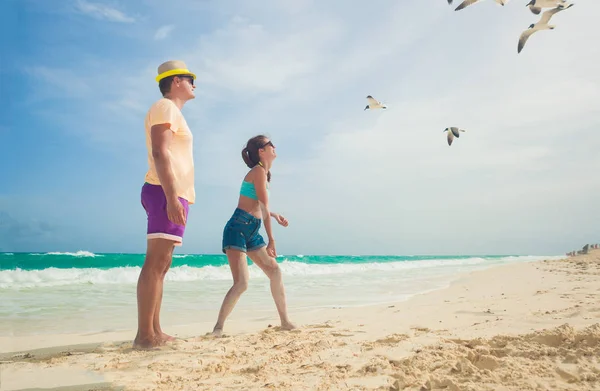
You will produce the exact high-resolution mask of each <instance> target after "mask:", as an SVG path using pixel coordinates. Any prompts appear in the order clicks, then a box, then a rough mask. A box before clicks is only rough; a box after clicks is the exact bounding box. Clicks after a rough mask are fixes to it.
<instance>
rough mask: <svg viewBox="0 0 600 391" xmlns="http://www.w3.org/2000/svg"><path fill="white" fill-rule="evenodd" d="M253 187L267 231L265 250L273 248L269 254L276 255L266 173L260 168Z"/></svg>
mask: <svg viewBox="0 0 600 391" xmlns="http://www.w3.org/2000/svg"><path fill="white" fill-rule="evenodd" d="M254 188H255V189H256V197H257V198H258V203H259V205H260V209H261V212H262V219H263V222H264V224H265V231H267V237H268V239H269V244H268V246H267V250H269V249H270V248H272V249H273V253H272V254H269V255H271V256H276V255H277V254H276V252H275V239H274V238H273V230H272V227H271V216H272V214H271V211H269V194H268V193H267V173H266V172H265V171H264V170H263V169H262V168H261V169H259V172H258V173H257V175H255V176H254Z"/></svg>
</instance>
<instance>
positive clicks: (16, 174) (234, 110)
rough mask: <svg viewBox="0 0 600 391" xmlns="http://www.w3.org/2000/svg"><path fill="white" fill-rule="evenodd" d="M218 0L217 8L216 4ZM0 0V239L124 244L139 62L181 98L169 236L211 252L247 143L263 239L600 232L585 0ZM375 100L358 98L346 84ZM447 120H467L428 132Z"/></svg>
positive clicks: (134, 174) (592, 238)
mask: <svg viewBox="0 0 600 391" xmlns="http://www.w3.org/2000/svg"><path fill="white" fill-rule="evenodd" d="M225 3H226V4H225ZM526 3H527V1H525V0H523V1H520V0H519V1H517V0H512V1H511V2H509V3H508V4H507V5H506V6H504V7H500V6H498V5H496V4H495V3H494V2H492V1H482V2H481V3H480V4H476V5H473V6H471V7H468V8H467V9H465V10H463V11H460V12H454V11H453V8H452V7H449V6H448V4H447V2H446V1H445V0H430V1H416V0H415V1H402V2H398V1H394V0H381V1H378V2H373V3H372V4H371V5H369V6H367V5H366V3H364V2H358V1H351V2H348V1H347V0H334V1H329V2H317V1H311V0H296V1H292V0H288V1H283V0H265V1H261V2H249V1H228V2H217V1H191V0H171V1H169V2H168V3H165V2H162V1H157V0H145V1H136V2H125V1H117V0H111V1H100V0H95V1H87V0H73V1H70V0H60V1H52V2H47V1H42V0H19V1H17V0H8V1H6V2H4V3H3V5H4V11H3V13H2V16H1V18H2V22H3V23H2V27H1V28H2V33H3V36H4V37H7V36H8V37H10V39H8V40H4V41H3V44H2V45H3V53H4V54H5V55H3V57H2V63H1V68H0V88H1V92H2V95H1V98H0V99H1V102H0V110H1V112H0V137H1V139H2V153H1V154H0V167H2V175H1V177H0V251H77V250H88V251H94V252H143V251H144V249H145V213H144V211H143V209H142V207H141V205H140V201H139V193H140V187H141V185H142V182H143V178H144V173H145V171H146V150H145V144H144V128H143V121H144V115H145V113H146V110H147V109H148V107H149V106H150V105H151V104H152V103H153V102H154V101H155V100H156V99H158V98H160V94H159V91H158V87H157V84H156V82H155V81H154V76H155V74H156V68H157V66H158V65H159V64H160V63H162V62H163V61H166V60H169V59H181V60H183V61H185V62H186V63H187V64H188V66H189V68H191V69H192V70H193V71H195V72H196V73H197V75H198V81H197V83H198V88H197V89H196V92H197V98H196V99H195V100H193V101H191V102H189V103H188V104H186V106H185V107H184V114H185V115H186V118H187V120H188V123H189V124H190V127H191V129H192V132H193V133H194V135H195V141H194V149H195V162H196V193H197V203H196V204H194V205H193V206H192V208H191V211H190V217H189V226H188V228H187V231H186V234H185V238H184V246H183V247H182V248H181V249H178V250H177V252H183V253H218V252H219V251H220V243H221V233H222V229H223V226H224V224H225V222H226V221H227V219H228V218H229V216H230V215H231V213H232V211H233V209H234V208H235V206H236V203H237V196H238V191H239V183H240V181H241V180H242V178H243V175H244V173H245V172H246V167H245V165H244V164H243V162H242V160H241V157H240V150H241V149H242V147H243V146H244V143H245V141H246V140H247V139H248V138H249V137H252V136H254V135H255V134H259V133H266V134H268V135H270V136H271V137H272V139H273V142H274V143H275V144H276V145H277V148H278V155H279V157H278V160H277V161H276V165H275V167H274V168H273V183H272V192H271V195H272V199H271V204H272V209H273V210H275V211H279V212H281V213H282V214H284V215H285V216H286V217H288V219H289V220H290V226H289V227H288V228H285V229H284V228H282V227H279V226H277V227H275V237H276V239H277V246H278V251H279V252H280V253H283V254H465V253H467V254H473V253H479V254H481V253H488V254H490V253H503V254H506V253H519V254H532V253H533V254H557V253H558V254H560V253H564V252H566V251H569V250H571V249H575V248H578V247H580V246H582V245H583V244H585V243H587V242H600V232H599V230H598V227H599V225H598V221H600V211H599V209H598V206H597V205H598V199H600V181H599V180H598V172H600V157H599V156H600V155H599V154H598V151H599V150H600V136H599V134H598V128H599V126H600V106H599V105H598V102H600V76H599V74H598V71H597V68H598V65H597V64H598V63H599V60H600V45H596V44H593V43H594V42H598V41H600V32H599V30H598V29H597V28H596V22H595V19H594V18H595V15H597V14H598V12H600V3H598V2H597V1H592V0H587V1H586V0H580V1H577V2H576V5H575V6H574V7H572V8H571V9H569V10H567V11H565V12H562V13H559V14H557V15H555V16H554V18H553V19H552V23H553V24H555V25H556V26H557V27H556V29H555V30H553V31H542V32H538V33H536V34H535V35H533V36H532V37H531V38H530V40H529V42H528V43H527V45H526V47H525V50H524V51H523V52H522V53H521V54H518V55H517V52H516V47H517V40H518V37H519V34H520V33H521V31H522V30H524V29H525V28H527V26H528V25H529V24H531V23H534V22H535V21H536V20H537V18H538V16H535V15H533V14H531V13H530V12H529V10H528V9H527V8H526V7H525V4H526ZM368 94H371V95H373V96H374V97H375V98H377V99H380V100H383V101H385V102H386V103H387V104H388V106H389V109H388V110H387V111H385V112H384V111H366V112H365V111H363V108H364V106H365V104H366V100H365V96H366V95H368ZM447 126H459V127H462V128H464V129H466V130H467V132H466V133H464V134H463V135H462V136H461V138H460V139H459V140H456V141H455V143H454V144H453V145H452V146H451V147H448V145H447V144H446V140H445V133H442V130H443V129H444V128H445V127H447Z"/></svg>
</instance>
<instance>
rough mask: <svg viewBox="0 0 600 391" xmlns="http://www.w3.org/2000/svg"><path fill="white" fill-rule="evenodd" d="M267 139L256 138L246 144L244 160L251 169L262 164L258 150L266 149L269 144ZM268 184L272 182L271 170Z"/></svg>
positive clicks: (260, 136) (268, 174) (243, 151)
mask: <svg viewBox="0 0 600 391" xmlns="http://www.w3.org/2000/svg"><path fill="white" fill-rule="evenodd" d="M267 140H268V139H267V137H266V136H263V135H262V134H261V135H258V136H254V137H252V138H251V139H250V140H248V142H247V143H246V147H245V148H244V149H242V159H244V163H246V165H247V166H248V167H250V168H253V167H254V166H256V165H257V164H258V163H259V162H260V158H259V157H258V150H259V149H261V148H264V146H265V144H266V143H267ZM267 182H271V170H269V172H267Z"/></svg>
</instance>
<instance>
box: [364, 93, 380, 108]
mask: <svg viewBox="0 0 600 391" xmlns="http://www.w3.org/2000/svg"><path fill="white" fill-rule="evenodd" d="M367 101H368V102H369V106H377V105H378V104H379V102H378V101H377V100H376V99H375V98H373V97H372V96H371V95H369V96H367Z"/></svg>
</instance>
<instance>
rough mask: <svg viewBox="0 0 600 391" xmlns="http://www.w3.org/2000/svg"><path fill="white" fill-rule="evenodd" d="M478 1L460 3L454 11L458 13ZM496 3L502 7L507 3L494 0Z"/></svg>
mask: <svg viewBox="0 0 600 391" xmlns="http://www.w3.org/2000/svg"><path fill="white" fill-rule="evenodd" d="M479 1H480V0H465V1H463V2H462V3H460V4H459V6H458V7H456V9H455V10H454V11H460V10H461V9H463V8H465V7H468V6H470V5H473V4H475V3H478V2H479ZM494 1H495V2H496V3H498V4H500V5H502V6H504V4H506V3H508V0H494Z"/></svg>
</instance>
